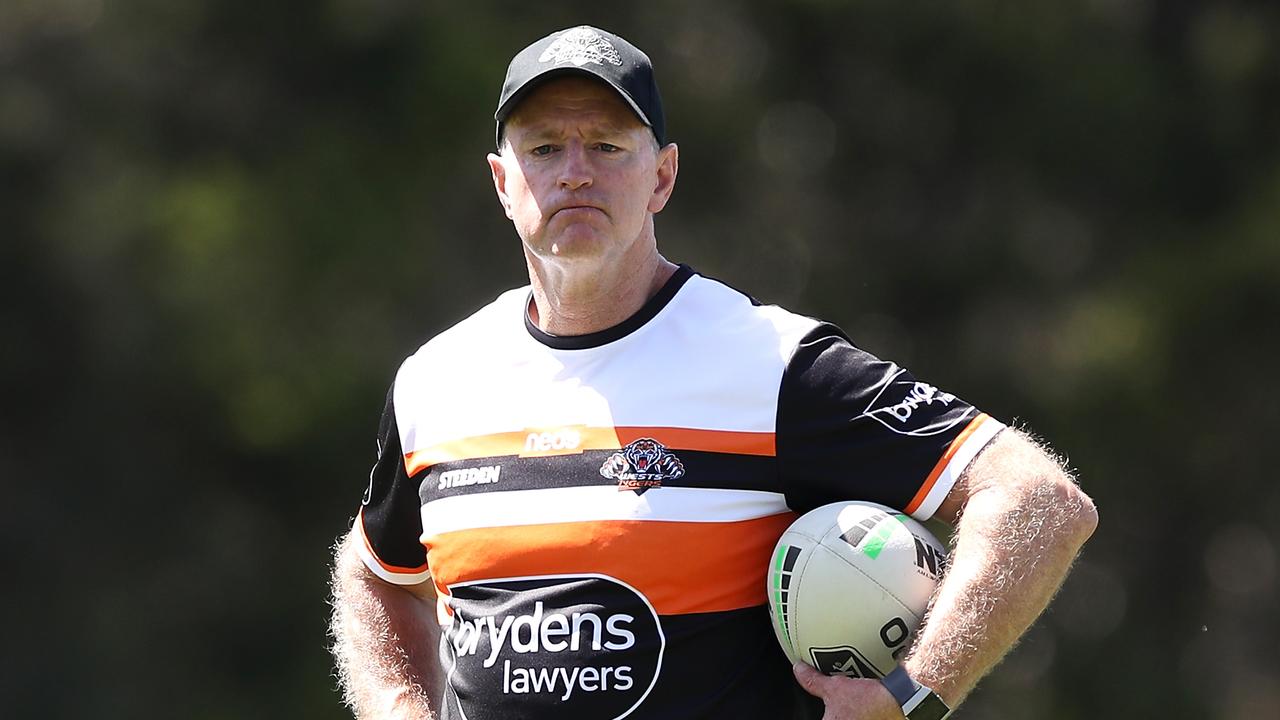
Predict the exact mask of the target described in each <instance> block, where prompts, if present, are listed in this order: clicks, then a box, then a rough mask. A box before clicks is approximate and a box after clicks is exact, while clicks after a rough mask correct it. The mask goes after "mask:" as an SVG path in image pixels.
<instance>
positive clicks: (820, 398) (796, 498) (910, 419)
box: [777, 324, 977, 513]
mask: <svg viewBox="0 0 1280 720" xmlns="http://www.w3.org/2000/svg"><path fill="white" fill-rule="evenodd" d="M890 377H892V378H893V379H892V381H888V378H890ZM913 393H914V395H913ZM895 411H896V412H897V415H894V414H893V413H894V412H895ZM976 415H977V411H976V410H975V409H974V408H973V407H972V406H971V405H969V404H968V403H966V402H964V401H963V400H960V399H959V398H956V397H954V396H952V395H949V394H947V393H943V392H941V391H938V390H937V388H934V387H933V386H931V385H928V384H926V383H918V382H917V381H916V380H915V378H914V377H912V376H911V374H910V373H908V372H907V371H905V370H903V369H902V368H899V367H898V366H896V365H894V364H893V363H891V362H887V361H884V360H880V359H879V358H876V357H875V356H873V355H871V354H869V353H867V352H864V351H862V350H860V349H858V348H856V347H854V346H853V344H852V343H851V342H850V340H849V338H848V337H847V336H846V335H845V334H844V332H842V331H841V330H840V329H839V328H838V327H836V326H834V325H830V324H824V325H820V326H818V327H817V328H814V329H813V330H812V331H811V332H810V333H809V334H808V335H806V336H805V337H804V339H803V340H801V342H800V344H799V346H798V347H797V348H796V351H795V353H794V355H793V356H792V358H791V362H790V363H789V364H788V365H787V369H786V372H785V373H784V374H783V378H782V388H781V391H780V397H779V399H778V423H777V452H778V469H779V472H780V474H781V475H782V479H783V483H784V485H785V487H786V494H787V504H788V505H790V507H791V508H792V509H793V510H795V511H797V512H801V513H803V512H806V511H808V510H811V509H813V508H815V507H818V506H820V505H825V504H827V503H831V502H838V501H843V500H869V501H872V502H878V503H880V504H882V505H888V506H889V507H893V508H898V509H903V508H905V507H906V506H907V504H908V503H910V502H911V499H912V497H913V496H914V495H915V493H916V492H917V491H918V490H919V488H920V487H921V486H922V485H923V484H924V482H925V480H926V479H927V478H928V477H929V473H930V472H931V471H932V470H933V468H934V466H935V465H936V464H937V462H938V460H939V459H940V458H941V457H942V456H943V455H944V454H945V453H946V451H947V448H948V446H950V444H951V442H952V440H954V439H955V438H956V436H957V435H959V434H960V432H961V431H963V430H964V429H965V427H966V425H967V423H968V422H969V421H971V420H972V419H973V417H975V416H976ZM904 416H905V417H904ZM891 426H892V428H891ZM908 433H911V434H908Z"/></svg>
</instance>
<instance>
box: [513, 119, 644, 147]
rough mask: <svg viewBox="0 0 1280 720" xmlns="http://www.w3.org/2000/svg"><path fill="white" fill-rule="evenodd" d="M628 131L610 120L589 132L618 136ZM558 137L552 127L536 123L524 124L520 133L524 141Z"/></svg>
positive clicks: (539, 141)
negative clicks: (540, 125)
mask: <svg viewBox="0 0 1280 720" xmlns="http://www.w3.org/2000/svg"><path fill="white" fill-rule="evenodd" d="M629 131H630V128H629V127H628V126H626V125H624V124H622V123H612V122H610V123H600V124H599V125H597V126H596V127H594V128H592V130H591V132H590V134H591V135H596V136H600V135H603V136H606V137H618V136H620V135H626V134H627V133H628V132H629ZM560 137H561V135H560V133H559V132H558V131H557V130H555V129H554V128H551V127H546V126H542V127H539V126H537V125H525V126H524V132H523V133H522V139H523V141H524V142H538V143H541V142H546V141H548V140H558V139H560Z"/></svg>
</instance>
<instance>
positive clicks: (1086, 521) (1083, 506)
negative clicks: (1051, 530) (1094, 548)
mask: <svg viewBox="0 0 1280 720" xmlns="http://www.w3.org/2000/svg"><path fill="white" fill-rule="evenodd" d="M1041 483H1042V488H1044V490H1042V492H1043V493H1044V494H1045V495H1048V501H1049V502H1048V505H1049V507H1048V508H1047V509H1048V511H1049V512H1050V513H1052V515H1054V516H1055V517H1054V522H1053V523H1052V525H1053V526H1054V527H1056V528H1057V529H1058V532H1057V535H1058V536H1059V538H1060V540H1061V541H1062V542H1064V543H1066V544H1069V545H1072V546H1074V547H1075V548H1077V549H1078V548H1080V547H1081V546H1083V545H1084V544H1085V542H1086V541H1087V540H1088V539H1089V538H1090V537H1091V536H1092V535H1093V533H1094V531H1095V530H1097V528H1098V507H1097V505H1095V504H1094V502H1093V498H1091V497H1089V495H1088V494H1087V493H1085V491H1084V490H1081V489H1080V486H1079V485H1077V484H1076V482H1075V480H1073V479H1072V478H1071V476H1070V475H1068V474H1067V472H1066V471H1064V470H1062V469H1061V468H1058V469H1056V472H1053V473H1052V474H1051V476H1050V477H1049V478H1048V479H1045V480H1041ZM1037 494H1040V493H1037Z"/></svg>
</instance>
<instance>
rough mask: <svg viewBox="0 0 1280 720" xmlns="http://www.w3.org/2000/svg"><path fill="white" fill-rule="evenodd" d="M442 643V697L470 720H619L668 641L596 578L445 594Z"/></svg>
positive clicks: (481, 585)
mask: <svg viewBox="0 0 1280 720" xmlns="http://www.w3.org/2000/svg"><path fill="white" fill-rule="evenodd" d="M447 602H448V605H449V607H450V609H451V610H452V618H451V621H450V623H449V625H448V626H446V628H445V631H444V633H443V635H442V638H441V653H442V659H443V660H444V661H445V666H446V667H450V668H451V669H450V670H449V678H448V681H449V689H450V692H451V695H453V697H454V699H455V700H456V702H457V703H458V705H459V706H460V707H461V709H462V711H463V715H464V716H465V717H466V718H468V720H506V718H508V717H511V715H510V711H511V708H515V707H518V708H520V715H521V716H522V717H552V716H553V714H554V716H556V717H566V718H579V717H582V718H609V719H615V718H622V717H624V716H626V715H629V714H630V713H631V712H632V711H633V710H635V709H636V707H638V706H639V705H640V703H641V702H643V700H644V699H645V697H647V696H648V694H649V691H650V690H652V689H653V686H654V684H655V683H656V682H657V679H658V674H659V672H660V671H661V668H662V654H663V650H664V649H665V647H666V637H665V636H664V635H663V633H662V626H661V623H660V622H659V620H658V615H657V613H656V612H655V611H654V609H653V606H652V605H651V604H649V602H648V600H646V599H645V598H644V596H642V595H640V593H639V592H637V591H636V590H635V589H634V588H632V587H630V586H629V585H626V584H625V583H623V582H621V581H619V580H616V579H614V578H610V577H607V576H603V575H572V576H566V575H555V576H543V577H534V578H517V579H503V580H486V581H478V582H474V583H463V584H457V585H451V586H450V587H449V596H448V598H447Z"/></svg>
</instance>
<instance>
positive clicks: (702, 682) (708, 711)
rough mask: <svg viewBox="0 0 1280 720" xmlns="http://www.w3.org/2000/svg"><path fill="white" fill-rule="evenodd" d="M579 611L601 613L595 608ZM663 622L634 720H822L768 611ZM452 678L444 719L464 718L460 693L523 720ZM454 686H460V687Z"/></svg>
mask: <svg viewBox="0 0 1280 720" xmlns="http://www.w3.org/2000/svg"><path fill="white" fill-rule="evenodd" d="M535 582H536V583H539V584H541V583H543V582H544V581H542V580H537V581H535ZM530 602H532V601H530ZM581 607H583V608H584V609H590V608H594V609H598V608H595V606H589V605H586V606H581ZM470 619H471V620H472V621H474V618H470ZM661 621H662V632H663V634H664V635H665V636H666V651H665V653H664V654H663V657H662V668H661V673H660V675H659V677H658V680H657V682H656V683H655V684H654V686H653V689H652V690H651V691H650V692H649V693H648V695H647V697H645V700H644V702H643V703H642V704H641V705H640V706H639V707H636V708H635V710H634V711H633V712H632V713H631V714H629V715H628V716H627V717H628V718H635V719H636V720H721V719H722V718H744V719H756V718H758V719H760V720H765V719H766V718H767V719H768V720H817V719H818V718H820V717H822V714H823V705H822V701H821V700H819V699H818V698H816V697H813V696H811V695H809V694H807V693H805V692H804V691H803V690H802V689H801V688H800V686H799V684H798V683H796V681H795V679H794V677H793V675H792V673H791V666H790V662H789V661H788V660H787V657H786V655H785V654H784V653H783V652H782V649H781V648H780V647H779V646H778V641H777V640H776V639H775V637H774V635H773V630H772V628H771V627H770V625H769V616H768V611H767V609H766V608H764V607H751V608H743V609H740V610H732V611H728V612H717V613H691V614H687V615H664V616H662V618H661ZM513 632H514V631H513ZM486 639H487V638H486ZM440 657H441V658H442V664H443V667H444V668H445V670H446V671H448V670H449V669H450V668H451V666H452V662H451V659H452V658H454V657H456V650H455V649H454V648H452V647H450V646H449V637H448V636H447V635H442V637H441V647H440ZM524 658H525V660H524V663H523V664H534V663H538V662H540V659H539V658H538V657H537V656H536V654H530V655H526V656H524ZM451 678H452V681H451V684H449V685H447V686H446V690H445V695H446V697H445V702H444V708H442V711H441V713H440V716H441V718H442V720H460V718H461V717H462V713H461V712H460V710H459V707H458V706H459V696H458V692H460V693H461V694H462V695H463V696H464V697H467V698H468V699H469V700H468V702H469V703H472V702H476V701H480V702H483V700H484V698H486V697H487V698H489V699H490V700H491V701H495V705H494V706H493V709H494V710H501V711H503V712H505V713H506V714H505V715H504V716H503V717H519V716H517V715H512V714H511V712H512V709H511V708H510V707H502V700H501V698H499V697H497V694H496V693H489V694H487V695H483V694H477V693H476V692H474V689H473V688H469V687H468V686H467V683H468V678H467V676H466V675H465V674H463V673H458V674H453V675H451ZM452 683H457V687H456V688H455V686H454V685H453V684H452ZM487 709H489V708H482V707H477V708H474V709H473V710H472V712H470V713H468V715H467V716H468V717H471V716H486V717H487V716H488V715H487V714H486V713H485V710H487ZM539 717H541V715H539ZM569 717H576V716H574V715H569ZM602 717H608V716H602Z"/></svg>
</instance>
